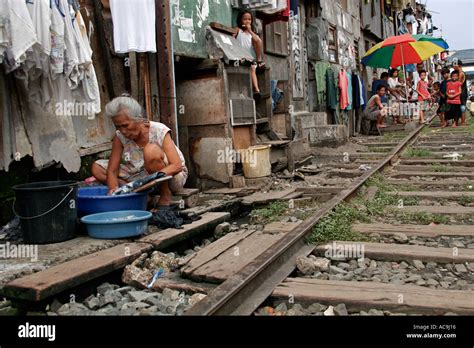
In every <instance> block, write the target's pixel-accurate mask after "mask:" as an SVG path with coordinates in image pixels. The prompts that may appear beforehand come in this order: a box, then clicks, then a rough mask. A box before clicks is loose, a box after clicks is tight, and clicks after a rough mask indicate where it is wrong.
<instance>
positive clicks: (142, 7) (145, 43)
mask: <svg viewBox="0 0 474 348" xmlns="http://www.w3.org/2000/svg"><path fill="white" fill-rule="evenodd" d="M110 12H111V13H112V22H113V25H114V48H115V52H117V53H127V52H131V51H135V52H156V39H155V36H156V35H155V0H110Z"/></svg>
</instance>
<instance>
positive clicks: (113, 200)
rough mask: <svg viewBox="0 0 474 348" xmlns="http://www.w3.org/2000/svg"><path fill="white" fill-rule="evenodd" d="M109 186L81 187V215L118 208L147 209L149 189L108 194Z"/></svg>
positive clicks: (79, 194)
mask: <svg viewBox="0 0 474 348" xmlns="http://www.w3.org/2000/svg"><path fill="white" fill-rule="evenodd" d="M108 191H109V189H108V188H107V186H91V187H81V188H79V190H78V192H77V205H78V215H79V217H81V216H84V215H89V214H96V213H103V212H107V211H118V210H146V204H147V196H148V191H145V192H140V193H127V194H124V195H118V196H108V195H107V192H108Z"/></svg>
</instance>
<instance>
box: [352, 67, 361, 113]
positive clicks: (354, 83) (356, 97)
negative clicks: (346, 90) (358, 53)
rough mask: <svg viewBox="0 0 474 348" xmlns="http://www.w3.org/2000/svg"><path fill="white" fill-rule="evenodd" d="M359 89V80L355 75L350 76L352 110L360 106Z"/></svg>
mask: <svg viewBox="0 0 474 348" xmlns="http://www.w3.org/2000/svg"><path fill="white" fill-rule="evenodd" d="M360 93H361V89H360V80H359V76H358V75H357V74H352V96H353V101H354V102H353V105H354V109H358V108H359V107H360V106H361V95H360Z"/></svg>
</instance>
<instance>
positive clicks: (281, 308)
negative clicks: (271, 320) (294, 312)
mask: <svg viewBox="0 0 474 348" xmlns="http://www.w3.org/2000/svg"><path fill="white" fill-rule="evenodd" d="M287 311H288V307H287V306H286V303H285V302H282V303H280V304H279V305H278V306H276V307H275V312H279V313H286V312H287Z"/></svg>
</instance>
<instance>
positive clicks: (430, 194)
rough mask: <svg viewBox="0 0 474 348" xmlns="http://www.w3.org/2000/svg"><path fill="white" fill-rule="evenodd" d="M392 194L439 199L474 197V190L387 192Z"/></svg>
mask: <svg viewBox="0 0 474 348" xmlns="http://www.w3.org/2000/svg"><path fill="white" fill-rule="evenodd" d="M387 194H388V195H390V196H398V197H419V198H423V199H433V200H437V199H439V198H446V199H459V198H461V197H474V192H465V191H396V192H387Z"/></svg>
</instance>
